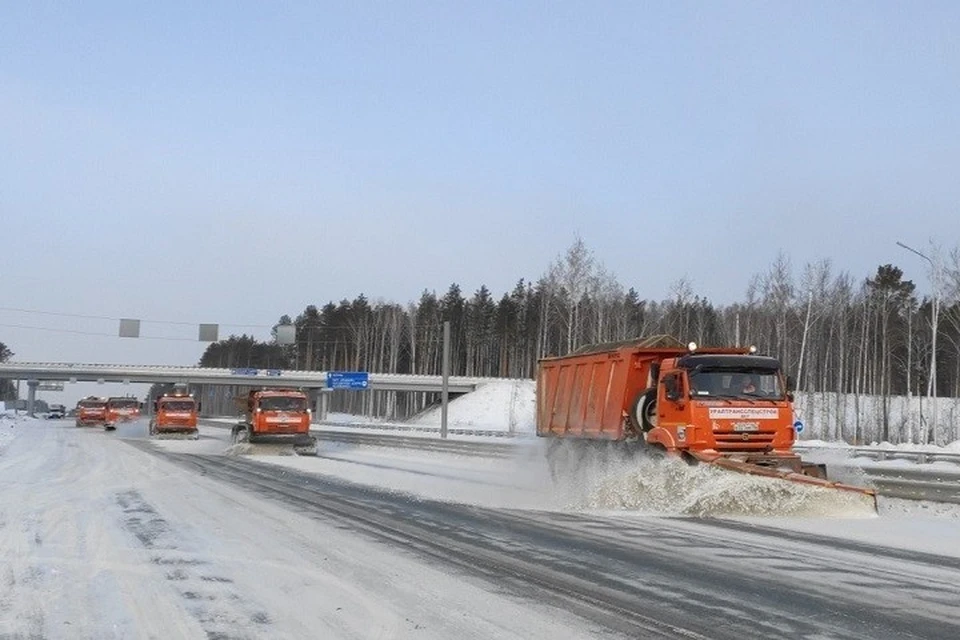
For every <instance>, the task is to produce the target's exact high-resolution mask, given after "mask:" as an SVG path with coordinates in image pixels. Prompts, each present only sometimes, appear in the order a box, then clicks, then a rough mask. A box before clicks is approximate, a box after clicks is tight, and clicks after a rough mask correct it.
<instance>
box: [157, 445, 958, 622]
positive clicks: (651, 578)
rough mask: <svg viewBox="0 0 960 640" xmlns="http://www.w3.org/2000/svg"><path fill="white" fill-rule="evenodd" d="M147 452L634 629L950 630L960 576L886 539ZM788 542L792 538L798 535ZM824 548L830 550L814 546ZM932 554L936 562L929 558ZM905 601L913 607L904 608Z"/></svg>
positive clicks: (523, 592)
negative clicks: (872, 541) (513, 506)
mask: <svg viewBox="0 0 960 640" xmlns="http://www.w3.org/2000/svg"><path fill="white" fill-rule="evenodd" d="M144 448H145V449H146V450H152V452H154V453H157V454H159V455H163V456H164V457H167V458H169V459H170V460H172V461H174V462H176V463H178V464H180V465H182V466H185V467H186V468H189V469H192V470H195V471H198V472H200V473H202V474H204V475H206V476H208V477H210V478H213V479H219V480H221V481H224V482H227V483H229V484H231V485H233V486H237V487H241V488H245V489H247V490H248V491H251V492H254V493H257V494H259V495H261V496H263V497H266V498H268V499H271V500H274V501H281V502H284V503H286V504H288V505H290V506H291V507H293V508H294V509H296V510H297V511H298V512H301V513H304V514H307V515H311V516H312V517H314V518H317V519H323V520H333V521H335V522H339V523H342V524H343V525H344V526H345V527H348V528H351V529H353V530H356V531H359V532H362V533H363V534H366V535H368V536H371V537H374V538H376V539H378V540H381V541H383V542H386V543H388V544H391V545H394V546H400V547H402V548H405V549H407V550H409V551H412V552H415V553H417V554H420V555H424V556H428V557H430V558H431V559H433V560H435V561H440V562H442V563H445V564H447V565H452V566H454V567H457V568H459V569H460V570H462V571H466V572H469V573H471V574H473V575H480V576H482V577H484V578H486V579H488V580H490V581H491V582H493V583H495V584H496V585H498V586H500V587H506V588H508V589H510V590H512V591H514V592H515V593H518V594H520V595H521V596H523V597H527V598H534V599H536V600H540V601H544V602H548V603H552V604H554V605H556V606H559V607H561V608H563V609H565V610H567V611H570V612H572V613H576V614H577V615H580V616H581V617H583V618H585V619H588V620H591V621H593V622H595V623H597V624H601V625H603V626H604V627H607V628H609V629H610V630H612V631H619V632H623V633H626V634H628V635H631V636H634V637H673V638H676V637H710V638H767V637H774V636H782V635H790V636H792V637H798V638H814V637H838V636H837V634H840V636H842V637H845V638H869V639H878V638H941V637H952V636H954V635H957V633H958V632H960V618H958V616H957V615H956V613H957V612H956V610H955V609H954V610H953V613H948V612H949V610H950V607H949V602H950V601H951V598H956V597H960V590H958V588H957V587H956V582H957V578H958V577H960V576H958V572H957V571H956V568H955V567H953V566H952V565H951V564H950V563H945V566H940V567H936V566H933V565H931V564H930V563H929V562H919V563H918V562H916V561H917V560H918V558H914V557H911V556H909V555H901V556H899V557H896V558H891V560H892V561H894V562H906V563H907V564H905V565H902V566H900V567H897V568H896V569H891V570H887V569H885V568H884V565H883V562H884V560H883V557H884V553H885V549H884V548H882V547H873V546H869V545H862V546H857V547H852V546H843V545H838V546H837V548H836V549H834V548H833V547H832V543H831V542H830V541H829V540H827V541H819V544H817V541H814V540H805V541H804V542H809V543H810V544H811V545H814V546H815V547H818V548H816V549H813V553H814V554H815V555H811V556H809V557H807V556H805V555H804V553H810V551H809V550H806V551H804V552H798V551H794V550H792V549H790V548H789V547H786V548H785V547H784V541H783V540H781V539H780V538H779V537H778V533H782V532H779V531H762V530H756V531H754V533H756V534H758V536H759V538H756V537H755V538H753V539H750V540H745V539H740V538H739V536H737V535H736V529H735V528H733V527H731V528H727V527H724V526H722V525H720V524H719V523H716V522H710V521H702V520H694V521H686V520H675V521H671V520H665V519H652V520H646V521H644V520H640V521H633V522H628V521H627V519H625V518H615V517H609V518H608V517H603V516H597V515H590V514H578V513H550V512H537V511H507V510H499V509H486V508H480V507H472V506H466V505H460V504H453V503H445V502H435V501H431V500H420V499H416V498H411V497H410V496H407V495H404V494H396V493H391V492H388V491H385V490H378V489H374V488H370V487H364V486H360V485H353V484H351V483H347V482H343V481H340V480H332V479H330V478H329V477H325V476H320V475H317V474H308V473H300V472H296V471H293V470H290V469H279V468H277V467H275V466H271V465H266V464H263V463H258V462H255V461H251V460H245V459H236V458H227V457H223V456H202V455H192V454H169V453H166V452H158V451H156V450H155V449H153V448H152V447H150V445H149V444H144ZM786 539H789V538H786ZM821 553H822V554H824V557H822V558H821V557H820V556H819V555H816V554H821ZM924 560H929V559H928V558H924ZM903 603H910V604H909V605H905V604H903Z"/></svg>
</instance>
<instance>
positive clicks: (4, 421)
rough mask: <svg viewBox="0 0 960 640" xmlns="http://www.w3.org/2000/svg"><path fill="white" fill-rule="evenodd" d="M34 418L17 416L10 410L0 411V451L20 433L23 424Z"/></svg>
mask: <svg viewBox="0 0 960 640" xmlns="http://www.w3.org/2000/svg"><path fill="white" fill-rule="evenodd" d="M35 420H36V419H35V418H29V417H27V416H18V415H16V414H15V413H13V412H12V411H4V412H3V413H0V453H3V450H4V449H6V448H7V445H8V444H10V441H11V440H13V439H14V438H16V437H17V436H18V435H19V434H20V430H21V429H22V427H23V426H24V424H26V423H28V422H32V421H35Z"/></svg>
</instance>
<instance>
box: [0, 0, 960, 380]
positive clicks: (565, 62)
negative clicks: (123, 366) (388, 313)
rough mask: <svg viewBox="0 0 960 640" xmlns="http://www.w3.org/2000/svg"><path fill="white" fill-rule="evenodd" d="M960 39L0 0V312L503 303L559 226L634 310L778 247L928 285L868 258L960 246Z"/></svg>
mask: <svg viewBox="0 0 960 640" xmlns="http://www.w3.org/2000/svg"><path fill="white" fill-rule="evenodd" d="M957 33H960V5H957V4H956V3H951V2H943V3H936V2H924V3H884V2H879V3H878V2H870V3H866V2H843V3H837V2H796V3H792V2H734V3H722V2H719V3H699V2H696V3H684V2H663V3H640V2H623V3H615V2H606V3H587V2H584V3H563V2H550V3H546V2H490V1H484V2H475V3H473V2H390V3H387V2H382V3H372V2H370V3H356V2H344V3H330V2H325V3H319V2H278V3H272V2H270V3H236V2H230V3H218V2H206V3H194V2H189V3H177V2H163V3H133V2H118V3H93V2H84V3H79V2H76V3H69V2H56V3H43V2H31V3H16V4H15V3H5V4H4V5H3V6H2V7H0V87H2V90H0V149H2V150H3V153H0V217H2V220H3V225H2V228H3V231H4V238H5V240H4V243H3V245H4V246H3V249H2V251H0V273H2V275H3V281H4V285H3V288H2V293H0V306H5V307H16V308H30V309H42V310H66V311H68V312H71V313H78V314H94V315H105V316H109V317H141V318H145V319H149V318H159V319H174V320H184V321H189V322H193V321H197V322H220V323H235V324H256V325H269V324H271V323H272V322H273V321H274V320H275V319H276V317H277V316H279V315H280V314H281V313H291V314H295V313H297V312H298V311H300V310H301V309H302V308H303V307H304V306H305V305H306V304H309V303H319V304H322V303H324V302H326V301H327V300H330V299H333V300H338V299H340V298H343V297H348V298H353V297H355V296H356V294H358V293H360V292H363V293H365V294H366V295H367V296H368V297H369V298H371V299H377V298H386V299H389V300H395V301H399V302H407V301H410V300H414V299H416V298H417V297H419V294H420V291H421V290H423V289H424V288H428V289H435V290H437V291H438V292H442V291H443V290H445V289H446V288H447V286H448V285H449V284H450V283H451V282H453V281H456V282H458V283H460V285H461V286H462V287H463V289H464V290H465V291H466V292H467V293H470V292H472V291H473V290H475V289H476V288H478V287H479V286H480V285H481V284H486V285H487V286H488V287H490V288H491V289H492V290H493V291H494V292H495V294H500V293H502V292H503V291H504V290H507V289H509V288H511V287H512V286H513V284H514V283H515V282H516V280H517V279H518V278H520V277H524V278H527V279H536V278H537V277H538V276H539V275H541V274H542V273H543V272H544V271H545V270H546V268H547V266H548V264H549V263H550V262H551V261H552V260H553V259H554V258H555V257H556V256H557V254H559V253H560V252H562V251H563V250H564V249H565V248H566V247H567V246H569V245H570V244H571V242H572V241H573V239H574V237H575V235H576V234H580V235H581V236H582V237H583V238H584V240H585V241H586V242H587V244H588V246H589V247H590V248H591V249H592V250H593V251H594V253H595V254H596V256H597V257H598V258H599V259H600V260H602V261H603V262H604V263H605V265H606V266H607V268H609V269H610V270H611V271H613V272H615V273H616V274H617V275H618V277H619V279H620V280H621V281H622V282H623V283H624V284H625V285H627V286H635V287H636V288H637V289H638V291H640V293H641V295H642V296H644V297H650V298H657V299H659V298H662V297H664V296H666V295H667V292H668V290H669V287H670V284H671V282H673V281H675V280H676V279H677V278H678V277H680V276H683V275H686V276H688V277H689V278H690V279H691V280H692V281H693V283H694V289H695V291H696V292H697V293H700V294H702V295H705V296H707V297H709V298H710V299H712V300H715V301H718V302H729V301H731V300H735V299H739V298H741V297H742V296H743V293H744V291H745V289H746V286H747V282H748V279H749V277H750V276H751V275H752V274H753V273H756V272H759V271H762V270H764V269H765V268H766V267H767V266H768V265H769V264H770V263H771V262H772V261H773V259H774V258H775V257H776V255H777V253H778V252H779V251H781V250H782V251H784V252H785V253H786V254H788V255H789V256H790V257H791V259H792V261H793V263H794V264H795V265H797V266H798V267H799V266H800V265H802V264H803V263H804V262H807V261H814V260H818V259H820V258H830V259H831V260H832V261H833V264H834V266H835V268H837V269H842V270H849V271H850V272H851V273H853V274H854V275H855V276H856V277H857V278H863V277H866V276H868V275H869V274H870V273H871V272H873V271H875V269H876V266H877V265H878V264H881V263H887V262H894V263H897V264H899V265H901V266H902V267H903V268H904V269H905V270H906V271H907V276H908V277H912V278H914V279H915V280H916V281H917V282H918V284H919V285H921V289H923V288H924V287H925V273H924V270H923V265H922V264H921V263H918V260H919V259H918V258H915V257H913V256H911V255H910V254H906V253H905V252H904V251H903V250H901V249H898V248H897V247H896V246H895V244H894V242H895V241H896V240H902V241H904V242H907V243H908V244H913V245H915V246H919V247H922V246H925V243H926V242H927V241H928V240H929V239H930V238H931V237H933V238H937V239H938V240H940V241H942V242H944V243H945V244H946V246H947V247H950V246H953V245H955V244H956V243H957V242H958V236H960V234H958V231H960V216H958V211H957V203H958V201H960V180H957V167H958V166H960V162H958V161H960V109H958V105H960V100H958V98H960V82H958V78H960V50H958V39H957V37H956V34H957ZM3 323H6V324H29V325H43V326H48V327H71V326H87V324H89V326H90V327H91V330H92V331H97V330H99V329H94V328H93V327H99V326H100V325H97V324H96V322H94V321H89V322H87V321H84V322H77V321H74V320H69V319H58V318H55V317H38V316H29V317H27V316H24V315H23V314H20V315H17V314H15V313H13V312H0V324H3ZM147 328H148V327H146V326H145V330H146V329H147ZM109 330H110V331H112V330H113V327H112V325H111V327H109ZM157 331H158V332H160V333H162V332H163V331H168V332H169V331H174V329H171V328H170V327H167V328H158V329H157ZM177 331H179V330H177ZM160 333H157V334H156V335H159V334H160ZM174 334H175V335H177V336H180V335H181V334H179V333H176V331H174ZM174 334H170V335H174ZM184 335H186V334H184ZM0 341H3V342H5V343H6V344H8V345H9V346H10V347H11V348H13V350H14V351H16V352H17V356H18V358H19V359H24V360H85V361H92V360H106V361H114V362H182V363H192V362H195V361H196V359H197V358H198V356H199V354H200V353H201V352H202V345H200V344H197V343H192V342H189V341H184V342H164V341H139V342H135V341H130V340H127V341H122V340H119V339H117V338H106V337H104V338H97V337H91V336H86V337H84V336H77V335H69V334H59V333H41V332H37V331H31V330H26V329H15V328H11V327H6V328H3V327H0Z"/></svg>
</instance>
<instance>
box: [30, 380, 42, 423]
mask: <svg viewBox="0 0 960 640" xmlns="http://www.w3.org/2000/svg"><path fill="white" fill-rule="evenodd" d="M39 386H40V381H39V380H27V415H28V416H30V417H31V418H32V417H34V415H33V407H34V404H35V403H36V402H37V387H39Z"/></svg>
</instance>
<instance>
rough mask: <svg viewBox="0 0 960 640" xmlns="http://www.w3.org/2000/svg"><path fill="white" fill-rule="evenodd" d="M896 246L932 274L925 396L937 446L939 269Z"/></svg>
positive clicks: (930, 261)
mask: <svg viewBox="0 0 960 640" xmlns="http://www.w3.org/2000/svg"><path fill="white" fill-rule="evenodd" d="M897 246H899V247H901V248H903V249H906V250H907V251H909V252H911V253H915V254H917V255H918V256H920V257H921V258H923V259H924V260H926V261H927V262H929V263H930V271H931V273H932V274H933V275H932V277H931V281H932V284H933V313H932V318H931V321H930V328H931V338H930V349H931V353H930V376H929V379H928V380H927V396H929V398H930V403H931V409H932V410H933V443H934V444H937V423H938V418H939V415H938V413H937V333H938V331H937V324H938V321H939V319H940V269H939V267H938V265H937V264H936V263H935V262H934V261H933V260H931V259H930V258H929V257H928V256H927V255H926V254H923V253H920V252H919V251H917V250H916V249H914V248H913V247H908V246H907V245H905V244H903V243H902V242H900V241H899V240H898V241H897ZM923 440H924V443H925V444H926V443H927V434H926V429H924V436H923Z"/></svg>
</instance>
